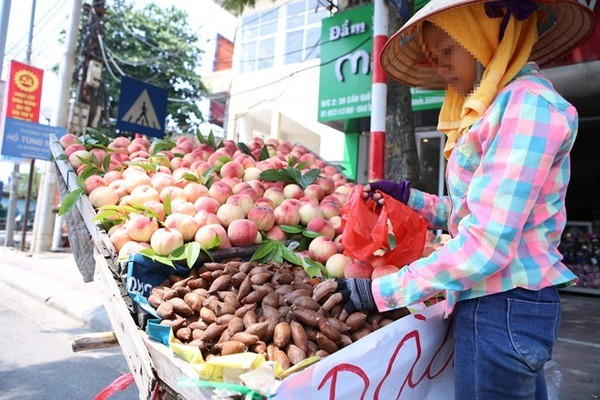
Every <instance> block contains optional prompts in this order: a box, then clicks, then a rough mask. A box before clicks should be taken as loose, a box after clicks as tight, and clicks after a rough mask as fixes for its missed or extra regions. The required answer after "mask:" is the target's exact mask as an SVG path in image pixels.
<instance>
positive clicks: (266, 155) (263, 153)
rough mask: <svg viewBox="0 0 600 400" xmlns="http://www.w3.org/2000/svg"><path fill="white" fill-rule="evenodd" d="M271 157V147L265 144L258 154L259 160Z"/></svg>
mask: <svg viewBox="0 0 600 400" xmlns="http://www.w3.org/2000/svg"><path fill="white" fill-rule="evenodd" d="M269 157H271V155H270V154H269V149H267V146H266V145H265V146H263V148H262V149H261V150H260V154H259V155H258V161H264V160H266V159H267V158H269Z"/></svg>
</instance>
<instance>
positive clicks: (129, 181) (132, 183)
mask: <svg viewBox="0 0 600 400" xmlns="http://www.w3.org/2000/svg"><path fill="white" fill-rule="evenodd" d="M125 172H127V170H125ZM123 179H125V188H126V189H127V193H131V192H132V191H133V189H135V188H136V187H138V186H144V185H148V186H150V184H151V183H152V179H151V178H150V177H149V176H148V175H147V174H146V173H145V172H136V173H132V174H128V175H126V174H125V173H123Z"/></svg>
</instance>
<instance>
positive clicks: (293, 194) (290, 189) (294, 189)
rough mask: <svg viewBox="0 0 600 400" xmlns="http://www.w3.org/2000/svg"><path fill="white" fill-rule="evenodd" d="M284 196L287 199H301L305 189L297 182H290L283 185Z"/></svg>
mask: <svg viewBox="0 0 600 400" xmlns="http://www.w3.org/2000/svg"><path fill="white" fill-rule="evenodd" d="M283 196H284V197H285V198H286V199H299V198H300V197H302V196H304V191H303V190H302V188H301V187H300V186H299V185H296V184H295V183H290V184H288V185H285V186H284V187H283Z"/></svg>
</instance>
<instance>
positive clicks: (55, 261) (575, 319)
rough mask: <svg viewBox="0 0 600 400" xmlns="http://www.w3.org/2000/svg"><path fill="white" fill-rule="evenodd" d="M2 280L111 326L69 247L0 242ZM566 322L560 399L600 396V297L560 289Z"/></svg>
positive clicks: (102, 327) (87, 320)
mask: <svg viewBox="0 0 600 400" xmlns="http://www.w3.org/2000/svg"><path fill="white" fill-rule="evenodd" d="M0 281H2V282H4V283H6V284H8V285H10V286H12V287H14V288H16V289H18V290H20V291H21V292H23V293H26V294H28V295H30V296H32V297H34V298H36V299H38V300H39V301H41V302H43V303H45V304H47V305H50V306H52V307H54V308H56V309H58V310H60V311H62V312H64V313H65V314H67V315H69V316H71V317H73V318H75V319H77V320H79V321H81V322H82V323H84V324H86V325H88V326H89V327H90V328H91V329H92V330H94V331H97V332H104V331H110V330H112V326H111V324H110V321H109V319H108V315H107V314H106V311H105V309H104V306H103V303H102V299H101V297H100V295H99V293H98V291H97V288H96V286H95V283H94V282H89V283H84V282H83V279H82V278H81V275H80V273H79V270H78V269H77V265H76V264H75V260H74V258H73V255H72V254H70V253H68V252H47V253H36V254H30V253H25V252H20V251H17V250H14V249H12V248H8V247H0ZM561 299H562V305H563V314H562V322H561V327H560V335H559V340H558V343H557V344H556V346H555V348H554V354H553V356H554V361H555V362H556V364H555V365H558V368H559V371H560V373H561V375H562V388H561V395H560V399H561V400H588V399H589V400H594V399H600V296H590V295H582V294H573V293H569V292H561Z"/></svg>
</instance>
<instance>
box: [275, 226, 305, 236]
mask: <svg viewBox="0 0 600 400" xmlns="http://www.w3.org/2000/svg"><path fill="white" fill-rule="evenodd" d="M279 229H281V230H282V231H283V232H285V233H289V234H291V235H294V234H296V233H302V232H304V228H303V227H302V226H300V225H279Z"/></svg>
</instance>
